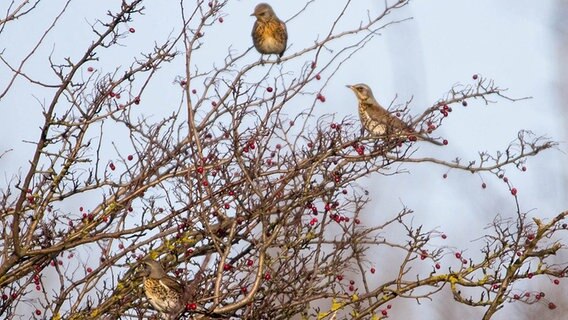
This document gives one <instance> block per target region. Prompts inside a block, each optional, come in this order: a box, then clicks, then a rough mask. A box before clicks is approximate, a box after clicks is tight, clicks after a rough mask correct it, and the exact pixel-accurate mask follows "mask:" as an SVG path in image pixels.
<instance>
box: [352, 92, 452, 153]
mask: <svg viewBox="0 0 568 320" xmlns="http://www.w3.org/2000/svg"><path fill="white" fill-rule="evenodd" d="M347 87H348V88H349V89H351V90H353V92H354V93H355V95H356V96H357V100H358V101H359V118H360V119H361V124H362V125H363V128H365V130H367V131H368V132H369V133H370V134H371V135H373V136H376V137H385V138H391V139H392V138H402V139H409V140H413V139H418V140H424V141H428V142H431V143H433V144H436V145H439V146H441V145H443V143H441V142H439V141H436V140H434V139H432V138H429V137H425V136H423V135H421V134H420V133H418V132H416V131H415V130H414V129H413V128H412V127H410V126H409V125H408V124H406V123H405V122H404V121H402V120H400V119H399V118H397V117H395V116H393V115H392V114H391V113H390V112H388V111H387V110H386V109H385V108H383V107H382V106H381V105H380V104H379V103H378V102H377V100H376V99H375V97H374V96H373V91H371V88H369V86H368V85H366V84H363V83H359V84H354V85H347Z"/></svg>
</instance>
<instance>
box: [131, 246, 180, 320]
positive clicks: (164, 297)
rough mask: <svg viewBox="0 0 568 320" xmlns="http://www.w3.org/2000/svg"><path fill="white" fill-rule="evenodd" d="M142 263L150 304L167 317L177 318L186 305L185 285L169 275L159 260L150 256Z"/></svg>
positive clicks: (146, 292)
mask: <svg viewBox="0 0 568 320" xmlns="http://www.w3.org/2000/svg"><path fill="white" fill-rule="evenodd" d="M142 263H143V267H144V268H143V271H142V275H143V277H144V293H145V294H146V297H147V298H148V300H149V301H150V304H152V306H153V307H154V308H155V309H156V310H158V311H159V312H160V313H162V314H163V315H164V316H166V318H167V319H172V318H175V316H177V315H178V314H179V313H180V311H182V309H183V308H184V307H185V305H184V304H183V295H184V286H183V285H182V284H181V283H180V282H178V281H177V280H176V279H175V278H173V277H170V276H168V274H167V273H166V271H164V268H162V266H161V265H160V263H159V262H157V261H155V260H153V259H151V258H149V257H148V258H146V259H144V260H143V261H142Z"/></svg>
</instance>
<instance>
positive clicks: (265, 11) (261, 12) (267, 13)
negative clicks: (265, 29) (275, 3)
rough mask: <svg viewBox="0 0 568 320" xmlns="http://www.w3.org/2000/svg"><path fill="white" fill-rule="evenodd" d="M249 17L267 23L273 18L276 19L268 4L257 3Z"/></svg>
mask: <svg viewBox="0 0 568 320" xmlns="http://www.w3.org/2000/svg"><path fill="white" fill-rule="evenodd" d="M251 16H255V17H256V19H258V20H261V21H267V20H270V19H272V18H273V17H276V14H275V13H274V10H272V7H271V6H270V5H269V4H268V3H259V4H257V5H256V7H255V8H254V12H253V13H252V14H251Z"/></svg>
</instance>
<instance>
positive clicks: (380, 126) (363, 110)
mask: <svg viewBox="0 0 568 320" xmlns="http://www.w3.org/2000/svg"><path fill="white" fill-rule="evenodd" d="M359 118H361V123H362V124H363V127H364V128H365V130H367V131H368V132H369V133H370V134H372V135H377V136H380V135H384V134H386V133H387V125H386V124H385V123H383V122H381V121H377V120H375V119H373V118H371V116H370V115H369V114H368V113H367V106H365V105H364V104H360V105H359Z"/></svg>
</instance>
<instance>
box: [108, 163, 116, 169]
mask: <svg viewBox="0 0 568 320" xmlns="http://www.w3.org/2000/svg"><path fill="white" fill-rule="evenodd" d="M108 166H109V168H110V170H112V171H114V169H116V167H115V166H114V163H112V162H111V163H110V164H109V165H108Z"/></svg>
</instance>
